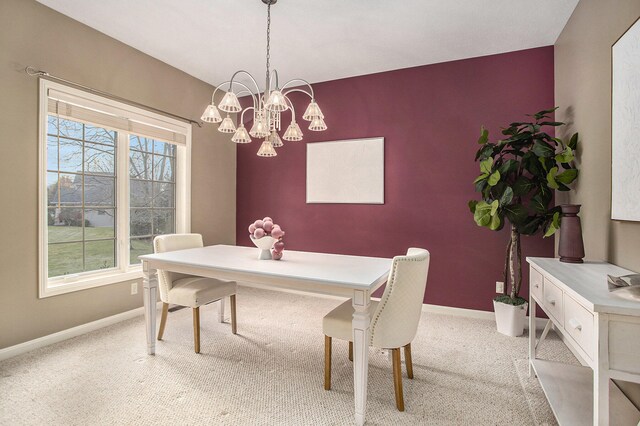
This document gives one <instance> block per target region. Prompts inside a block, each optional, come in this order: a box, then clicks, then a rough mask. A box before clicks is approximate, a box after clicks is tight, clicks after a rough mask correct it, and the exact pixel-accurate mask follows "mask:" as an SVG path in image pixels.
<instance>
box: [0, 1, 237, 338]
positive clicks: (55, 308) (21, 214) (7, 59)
mask: <svg viewBox="0 0 640 426" xmlns="http://www.w3.org/2000/svg"><path fill="white" fill-rule="evenodd" d="M185 48H188V49H190V48H191V47H190V46H185ZM193 54H194V55H195V54H197V50H194V51H193ZM27 65H32V66H34V67H37V68H41V69H44V70H46V71H48V72H50V73H51V74H54V75H59V76H61V77H63V78H66V79H68V80H71V81H77V82H79V83H82V84H84V85H87V86H90V87H93V88H96V89H100V90H104V91H107V92H110V93H113V94H115V95H118V96H121V97H123V98H126V99H130V100H132V101H135V102H139V103H141V104H145V105H149V106H152V107H154V108H159V109H161V110H165V111H170V112H172V113H174V114H178V115H182V116H185V117H190V118H194V119H197V118H199V117H200V114H201V113H202V109H203V108H204V106H205V105H206V104H207V103H208V99H209V98H210V96H211V92H212V90H213V87H212V86H210V85H208V84H206V83H204V82H202V81H200V80H197V79H196V78H194V77H191V76H189V75H187V74H185V73H183V72H182V71H179V70H177V69H175V68H173V67H171V66H169V65H167V64H165V63H163V62H160V61H158V60H156V59H153V58H151V57H150V56H147V55H145V54H143V53H141V52H139V51H137V50H135V49H133V48H131V47H129V46H127V45H125V44H122V43H120V42H118V41H116V40H114V39H112V38H109V37H107V36H106V35H104V34H102V33H99V32H97V31H95V30H93V29H91V28H89V27H87V26H85V25H83V24H81V23H79V22H77V21H74V20H72V19H70V18H68V17H66V16H64V15H61V14H59V13H57V12H55V11H53V10H51V9H49V8H47V7H45V6H42V5H40V4H39V3H36V2H35V1H33V0H2V1H1V2H0V143H1V144H2V150H1V151H0V152H1V153H2V154H0V176H1V181H2V182H3V184H2V185H0V200H2V202H3V207H2V214H1V216H0V217H1V219H0V235H1V240H0V294H1V295H2V302H0V303H1V304H2V309H0V348H3V347H7V346H12V345H15V344H18V343H21V342H24V341H27V340H31V339H34V338H37V337H40V336H44V335H47V334H50V333H54V332H57V331H60V330H64V329H67V328H70V327H74V326H77V325H80V324H84V323H87V322H90V321H94V320H97V319H100V318H103V317H107V316H110V315H114V314H117V313H120V312H124V311H127V310H130V309H133V308H136V307H139V306H142V297H141V291H139V293H138V294H137V295H135V296H131V295H130V285H129V283H121V284H115V285H109V286H104V287H99V288H95V289H90V290H84V291H79V292H75V293H71V294H66V295H60V296H54V297H49V298H46V299H38V281H37V276H38V275H37V274H38V234H37V223H38V222H37V212H38V204H37V182H38V155H37V152H38V151H37V149H38V134H37V129H38V80H37V79H35V78H32V77H28V76H27V75H26V74H25V73H24V72H23V69H24V68H25V67H26V66H27ZM192 142H193V143H192V146H193V149H192V164H191V170H192V200H193V201H194V202H193V203H192V213H191V214H192V230H193V231H194V232H200V233H202V234H203V235H204V238H205V243H207V244H213V243H231V244H233V243H235V210H236V201H235V180H236V170H235V168H236V148H235V144H233V143H230V142H229V140H228V138H224V137H222V135H221V134H220V133H218V132H216V131H215V128H214V127H213V126H205V127H203V128H202V129H200V128H198V127H197V126H195V125H194V127H193V140H192ZM140 290H141V289H140Z"/></svg>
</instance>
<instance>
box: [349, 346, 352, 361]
mask: <svg viewBox="0 0 640 426" xmlns="http://www.w3.org/2000/svg"><path fill="white" fill-rule="evenodd" d="M349 361H351V362H353V342H349Z"/></svg>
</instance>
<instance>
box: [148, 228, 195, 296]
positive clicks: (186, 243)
mask: <svg viewBox="0 0 640 426" xmlns="http://www.w3.org/2000/svg"><path fill="white" fill-rule="evenodd" d="M203 245H204V244H203V243H202V235H200V234H166V235H158V236H157V237H155V238H154V239H153V251H154V253H166V252H168V251H176V250H185V249H190V248H197V247H203ZM187 277H190V275H186V274H180V273H177V272H170V271H163V270H158V288H159V289H160V300H162V301H163V302H165V303H167V301H168V300H169V290H171V286H172V284H173V282H174V281H176V280H179V279H180V278H187Z"/></svg>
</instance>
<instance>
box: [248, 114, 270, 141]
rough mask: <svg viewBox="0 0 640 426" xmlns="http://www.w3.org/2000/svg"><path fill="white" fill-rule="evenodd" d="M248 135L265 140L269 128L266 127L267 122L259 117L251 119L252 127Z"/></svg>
mask: <svg viewBox="0 0 640 426" xmlns="http://www.w3.org/2000/svg"><path fill="white" fill-rule="evenodd" d="M249 134H250V135H251V136H253V137H254V138H266V137H267V136H269V126H268V125H267V121H266V120H265V119H264V118H262V117H261V116H258V117H255V118H254V119H253V126H251V130H249Z"/></svg>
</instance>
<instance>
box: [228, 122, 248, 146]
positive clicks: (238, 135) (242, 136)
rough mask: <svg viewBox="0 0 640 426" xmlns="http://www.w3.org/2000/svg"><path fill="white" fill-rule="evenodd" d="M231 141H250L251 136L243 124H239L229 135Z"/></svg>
mask: <svg viewBox="0 0 640 426" xmlns="http://www.w3.org/2000/svg"><path fill="white" fill-rule="evenodd" d="M231 141H232V142H235V143H250V142H251V137H250V136H249V133H248V132H247V129H246V128H245V127H244V124H240V125H239V126H238V128H237V129H236V132H235V133H234V134H233V136H232V137H231Z"/></svg>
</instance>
